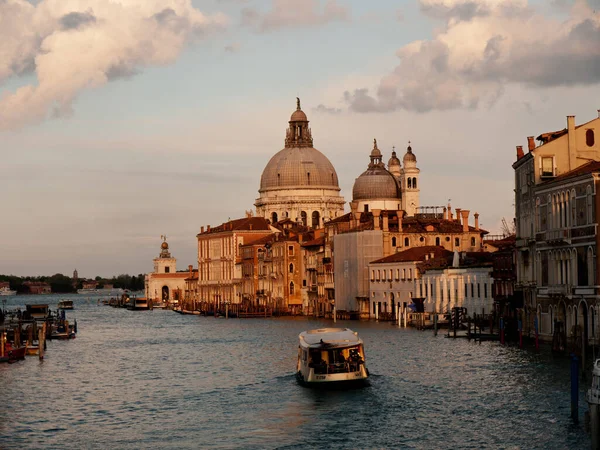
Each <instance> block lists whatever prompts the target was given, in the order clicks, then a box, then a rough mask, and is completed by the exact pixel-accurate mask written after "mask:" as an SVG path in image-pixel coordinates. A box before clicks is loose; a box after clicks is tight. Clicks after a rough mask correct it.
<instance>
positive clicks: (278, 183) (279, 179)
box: [277, 173, 281, 186]
mask: <svg viewBox="0 0 600 450" xmlns="http://www.w3.org/2000/svg"><path fill="white" fill-rule="evenodd" d="M280 183H281V174H280V173H278V174H277V186H280Z"/></svg>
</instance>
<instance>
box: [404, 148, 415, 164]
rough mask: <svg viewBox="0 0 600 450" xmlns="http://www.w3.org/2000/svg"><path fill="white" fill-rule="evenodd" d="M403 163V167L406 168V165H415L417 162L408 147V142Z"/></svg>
mask: <svg viewBox="0 0 600 450" xmlns="http://www.w3.org/2000/svg"><path fill="white" fill-rule="evenodd" d="M403 161H404V165H405V166H406V163H407V162H408V163H415V164H416V162H417V157H416V156H415V154H414V153H413V151H412V147H411V146H410V142H409V143H408V147H407V148H406V154H405V155H404V158H403Z"/></svg>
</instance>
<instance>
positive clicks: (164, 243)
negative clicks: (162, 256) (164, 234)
mask: <svg viewBox="0 0 600 450" xmlns="http://www.w3.org/2000/svg"><path fill="white" fill-rule="evenodd" d="M160 248H162V249H163V250H167V249H168V248H169V244H167V241H165V242H163V243H162V244H160Z"/></svg>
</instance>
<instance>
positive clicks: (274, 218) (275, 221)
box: [271, 212, 277, 223]
mask: <svg viewBox="0 0 600 450" xmlns="http://www.w3.org/2000/svg"><path fill="white" fill-rule="evenodd" d="M271 223H277V213H276V212H274V213H271Z"/></svg>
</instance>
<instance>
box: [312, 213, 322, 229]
mask: <svg viewBox="0 0 600 450" xmlns="http://www.w3.org/2000/svg"><path fill="white" fill-rule="evenodd" d="M320 224H321V215H320V214H319V211H313V213H312V227H313V228H319V225H320Z"/></svg>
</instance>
